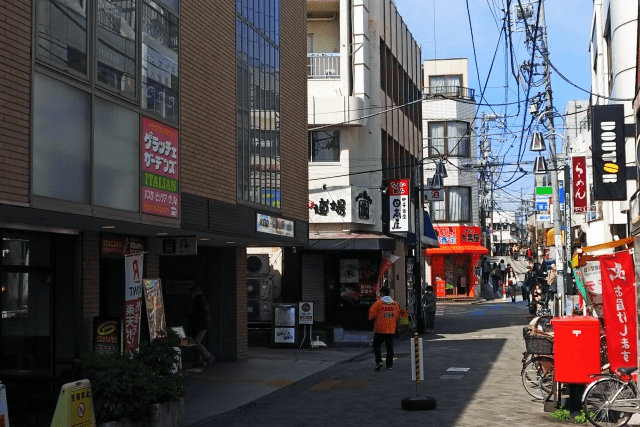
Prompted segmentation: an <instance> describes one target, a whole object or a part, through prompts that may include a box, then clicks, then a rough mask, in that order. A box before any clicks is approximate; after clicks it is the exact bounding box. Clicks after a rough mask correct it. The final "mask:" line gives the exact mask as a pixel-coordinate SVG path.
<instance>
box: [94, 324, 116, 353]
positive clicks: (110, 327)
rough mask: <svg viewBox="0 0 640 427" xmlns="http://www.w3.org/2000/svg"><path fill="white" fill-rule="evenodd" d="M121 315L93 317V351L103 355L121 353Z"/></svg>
mask: <svg viewBox="0 0 640 427" xmlns="http://www.w3.org/2000/svg"><path fill="white" fill-rule="evenodd" d="M120 320H121V319H120V318H119V317H94V318H93V351H94V353H96V354H99V355H101V356H108V355H110V354H120V342H121V340H122V329H121V328H122V327H121V323H120Z"/></svg>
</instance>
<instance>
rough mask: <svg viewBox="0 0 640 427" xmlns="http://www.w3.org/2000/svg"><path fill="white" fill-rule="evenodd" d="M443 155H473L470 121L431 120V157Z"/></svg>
mask: <svg viewBox="0 0 640 427" xmlns="http://www.w3.org/2000/svg"><path fill="white" fill-rule="evenodd" d="M442 156H453V157H469V156H471V142H470V138H469V124H468V123H466V122H429V157H442Z"/></svg>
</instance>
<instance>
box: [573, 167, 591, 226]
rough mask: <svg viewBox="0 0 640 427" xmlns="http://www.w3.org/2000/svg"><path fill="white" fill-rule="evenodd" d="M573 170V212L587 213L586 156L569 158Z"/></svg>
mask: <svg viewBox="0 0 640 427" xmlns="http://www.w3.org/2000/svg"><path fill="white" fill-rule="evenodd" d="M571 170H572V172H573V213H587V211H588V207H587V158H586V157H585V156H576V157H572V158H571Z"/></svg>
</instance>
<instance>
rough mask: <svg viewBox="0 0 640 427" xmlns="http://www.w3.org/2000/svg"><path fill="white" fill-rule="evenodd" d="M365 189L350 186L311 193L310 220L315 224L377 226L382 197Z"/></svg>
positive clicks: (312, 191)
mask: <svg viewBox="0 0 640 427" xmlns="http://www.w3.org/2000/svg"><path fill="white" fill-rule="evenodd" d="M369 191H370V190H367V189H365V188H361V187H356V186H349V187H343V188H335V189H328V190H311V191H310V192H309V206H308V207H309V220H310V221H311V222H313V223H314V224H319V223H339V224H343V223H345V222H349V223H350V222H355V223H358V224H375V220H376V218H377V217H378V215H379V214H378V213H377V212H378V209H380V195H379V193H378V192H375V193H378V194H370V193H369Z"/></svg>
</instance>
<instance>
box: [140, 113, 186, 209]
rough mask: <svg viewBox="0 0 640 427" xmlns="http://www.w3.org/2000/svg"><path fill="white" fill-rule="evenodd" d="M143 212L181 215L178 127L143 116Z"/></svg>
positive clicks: (141, 195) (141, 194) (141, 193)
mask: <svg viewBox="0 0 640 427" xmlns="http://www.w3.org/2000/svg"><path fill="white" fill-rule="evenodd" d="M141 149H142V155H141V157H140V158H141V161H142V188H141V191H140V197H141V198H142V201H141V206H142V208H141V209H142V212H143V213H146V214H151V215H159V216H164V217H167V218H175V219H178V218H179V215H178V214H179V212H180V209H179V200H180V183H179V177H180V175H179V171H178V166H179V158H178V154H179V152H178V131H177V130H176V129H173V128H170V127H169V126H165V125H163V124H162V123H160V122H156V121H155V120H151V119H149V118H147V117H143V118H142V138H141Z"/></svg>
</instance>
